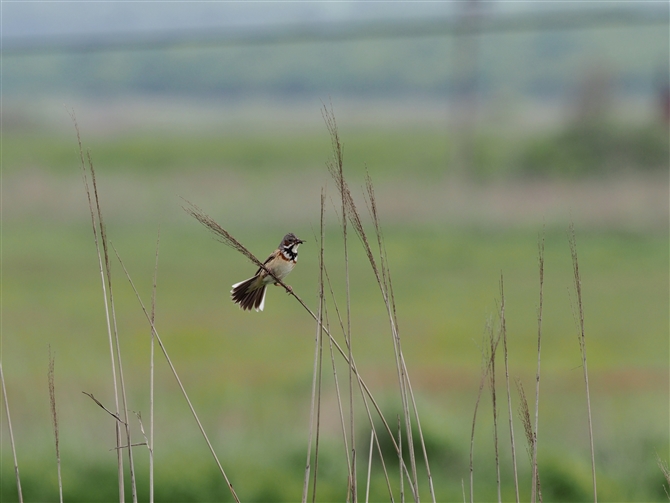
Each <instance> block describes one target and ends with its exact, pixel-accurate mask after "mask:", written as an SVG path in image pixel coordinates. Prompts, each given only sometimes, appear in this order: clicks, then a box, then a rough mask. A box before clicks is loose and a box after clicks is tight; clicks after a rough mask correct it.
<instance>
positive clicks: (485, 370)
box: [470, 346, 490, 503]
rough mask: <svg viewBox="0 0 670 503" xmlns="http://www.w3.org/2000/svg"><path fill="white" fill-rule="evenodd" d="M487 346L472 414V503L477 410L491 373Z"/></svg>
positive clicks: (473, 499)
mask: <svg viewBox="0 0 670 503" xmlns="http://www.w3.org/2000/svg"><path fill="white" fill-rule="evenodd" d="M485 348H486V346H483V347H482V377H481V379H480V381H479V390H478V391H477V400H476V401H475V410H474V412H473V414H472V429H471V432H470V503H474V501H475V468H474V452H475V426H476V424H477V412H478V411H479V404H480V402H481V399H482V393H483V392H484V386H486V380H487V378H488V373H489V370H490V369H489V364H488V358H487V356H486V349H485Z"/></svg>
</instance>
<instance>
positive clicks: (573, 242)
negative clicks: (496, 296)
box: [568, 224, 598, 503]
mask: <svg viewBox="0 0 670 503" xmlns="http://www.w3.org/2000/svg"><path fill="white" fill-rule="evenodd" d="M568 241H569V243H570V254H571V255H572V267H573V272H574V280H575V290H576V292H577V308H578V310H579V311H578V313H579V318H578V325H579V349H580V352H581V354H582V370H583V371H584V384H585V387H586V410H587V413H588V423H589V445H590V447H591V476H592V479H593V501H594V503H597V501H598V491H597V487H596V456H595V449H594V447H593V420H592V417H591V394H590V392H589V371H588V367H587V361H586V335H585V332H584V304H583V302H582V278H581V276H580V274H579V261H578V260H577V239H576V237H575V227H574V225H573V224H570V228H569V231H568Z"/></svg>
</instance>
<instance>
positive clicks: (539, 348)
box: [530, 229, 544, 503]
mask: <svg viewBox="0 0 670 503" xmlns="http://www.w3.org/2000/svg"><path fill="white" fill-rule="evenodd" d="M538 256H539V259H538V268H539V275H540V300H539V304H538V308H537V373H536V374H535V426H534V428H533V436H534V437H533V443H532V446H533V452H532V458H531V470H532V473H533V476H532V479H533V480H532V486H531V493H530V494H531V496H530V501H531V503H535V501H537V488H538V473H537V434H538V426H539V418H540V363H541V361H542V360H541V355H542V307H543V301H544V229H543V231H542V237H541V238H540V240H539V243H538Z"/></svg>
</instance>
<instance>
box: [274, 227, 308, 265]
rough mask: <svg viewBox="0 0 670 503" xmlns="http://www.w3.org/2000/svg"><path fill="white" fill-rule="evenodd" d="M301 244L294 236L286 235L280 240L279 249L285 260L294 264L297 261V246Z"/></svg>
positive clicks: (301, 241)
mask: <svg viewBox="0 0 670 503" xmlns="http://www.w3.org/2000/svg"><path fill="white" fill-rule="evenodd" d="M300 243H303V240H302V239H298V238H297V237H296V235H295V234H293V233H292V232H291V233H288V234H287V235H286V236H284V239H282V242H281V244H280V245H279V249H280V251H281V253H282V255H284V257H285V258H286V259H287V260H291V261H293V262H296V261H297V260H298V246H300Z"/></svg>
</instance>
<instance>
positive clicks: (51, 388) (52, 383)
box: [47, 345, 63, 503]
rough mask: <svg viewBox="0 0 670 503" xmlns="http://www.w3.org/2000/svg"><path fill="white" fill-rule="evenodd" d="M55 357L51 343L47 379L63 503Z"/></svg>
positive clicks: (61, 500)
mask: <svg viewBox="0 0 670 503" xmlns="http://www.w3.org/2000/svg"><path fill="white" fill-rule="evenodd" d="M54 366H55V357H54V356H53V355H52V353H51V345H49V371H48V372H47V381H48V383H49V409H50V410H51V425H52V426H53V429H54V440H55V444H56V465H57V467H58V496H59V501H60V503H63V479H62V477H61V469H60V435H59V430H58V411H57V409H56V383H55V379H54Z"/></svg>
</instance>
